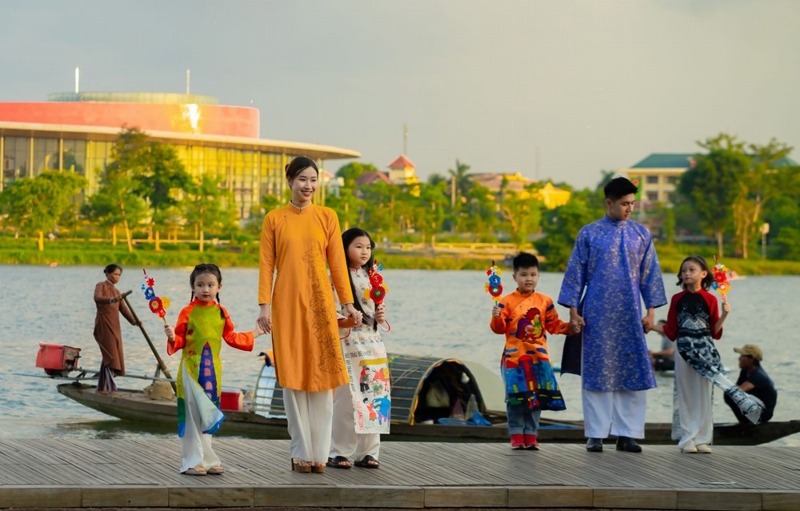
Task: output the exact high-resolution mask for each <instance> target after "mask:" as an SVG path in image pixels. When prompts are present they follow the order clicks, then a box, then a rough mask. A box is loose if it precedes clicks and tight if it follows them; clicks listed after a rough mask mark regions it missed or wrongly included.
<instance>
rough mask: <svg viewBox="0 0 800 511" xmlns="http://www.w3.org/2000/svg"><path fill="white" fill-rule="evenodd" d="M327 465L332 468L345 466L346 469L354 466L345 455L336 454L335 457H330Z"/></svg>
mask: <svg viewBox="0 0 800 511" xmlns="http://www.w3.org/2000/svg"><path fill="white" fill-rule="evenodd" d="M326 465H327V466H329V467H331V468H344V469H348V468H351V467H352V466H353V464H352V463H350V460H348V459H347V458H345V457H344V456H336V457H335V458H328V463H326Z"/></svg>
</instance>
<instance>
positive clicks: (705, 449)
mask: <svg viewBox="0 0 800 511" xmlns="http://www.w3.org/2000/svg"><path fill="white" fill-rule="evenodd" d="M697 452H699V453H702V454H711V447H709V446H708V444H697Z"/></svg>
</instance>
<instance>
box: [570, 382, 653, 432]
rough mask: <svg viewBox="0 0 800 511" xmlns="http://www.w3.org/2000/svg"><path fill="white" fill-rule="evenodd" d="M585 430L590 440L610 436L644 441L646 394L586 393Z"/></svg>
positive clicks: (583, 399)
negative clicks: (642, 439)
mask: <svg viewBox="0 0 800 511" xmlns="http://www.w3.org/2000/svg"><path fill="white" fill-rule="evenodd" d="M582 401H583V430H584V434H585V435H586V437H587V438H608V435H609V434H611V435H613V436H626V437H629V438H644V416H645V412H646V411H647V391H646V390H614V391H609V392H598V391H594V390H586V389H583V392H582Z"/></svg>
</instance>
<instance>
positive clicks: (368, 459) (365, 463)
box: [355, 454, 381, 468]
mask: <svg viewBox="0 0 800 511" xmlns="http://www.w3.org/2000/svg"><path fill="white" fill-rule="evenodd" d="M355 466H357V467H361V468H379V467H380V466H381V464H380V463H378V460H376V459H375V458H373V457H372V456H371V455H369V454H367V455H366V456H364V459H362V460H361V461H356V462H355Z"/></svg>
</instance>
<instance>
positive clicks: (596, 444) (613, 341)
mask: <svg viewBox="0 0 800 511" xmlns="http://www.w3.org/2000/svg"><path fill="white" fill-rule="evenodd" d="M604 192H605V197H606V199H605V206H606V215H605V217H603V218H602V219H600V220H598V221H596V222H593V223H591V224H588V225H585V226H584V227H583V228H582V229H581V230H580V232H579V233H578V237H577V239H576V240H575V247H574V249H573V251H572V255H571V256H570V260H569V263H568V265H567V270H566V273H565V274H564V280H563V282H562V284H561V292H560V294H559V297H558V303H559V304H561V305H563V306H564V307H569V309H570V322H571V323H573V324H576V325H578V326H582V327H583V330H582V336H581V342H582V346H581V349H580V350H577V351H575V352H573V353H575V354H576V355H577V357H578V360H579V362H577V363H572V364H570V361H569V360H562V369H563V368H565V367H568V366H569V365H573V366H574V367H576V368H579V369H577V370H576V371H574V372H576V374H580V375H581V377H582V387H583V395H582V398H583V399H582V400H583V420H584V433H585V435H586V437H587V438H588V439H589V441H588V442H587V444H586V449H587V450H588V451H590V452H602V450H603V439H604V438H607V437H608V436H609V435H613V436H616V437H617V446H616V447H617V450H622V451H627V452H641V450H642V449H641V446H639V444H638V443H637V442H636V441H635V440H634V439H641V438H644V425H645V411H646V408H647V394H646V392H645V391H646V390H648V389H651V388H654V387H655V386H656V381H655V377H654V375H653V367H652V364H651V363H650V355H649V351H648V349H647V340H646V338H645V330H647V329H649V328H650V326H651V325H652V324H653V320H654V314H655V308H656V307H661V306H663V305H665V304H666V303H667V298H666V294H665V293H664V282H663V280H662V276H661V268H660V267H659V264H658V257H657V255H656V251H655V247H654V246H653V240H652V237H651V236H650V232H649V231H648V230H647V228H646V227H644V226H643V225H641V224H639V223H637V222H634V221H632V220H630V215H631V213H632V211H633V205H634V202H635V197H636V196H635V194H636V192H637V187H636V186H635V185H634V184H633V183H631V182H630V181H629V180H628V179H626V178H624V177H618V178H615V179H612V180H611V181H609V183H608V184H607V185H606V186H605V188H604ZM642 300H643V301H644V306H645V308H646V309H647V312H646V314H645V315H644V317H643V316H642V310H641V302H642ZM567 351H568V346H567V343H565V357H564V358H565V359H566V358H567Z"/></svg>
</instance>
